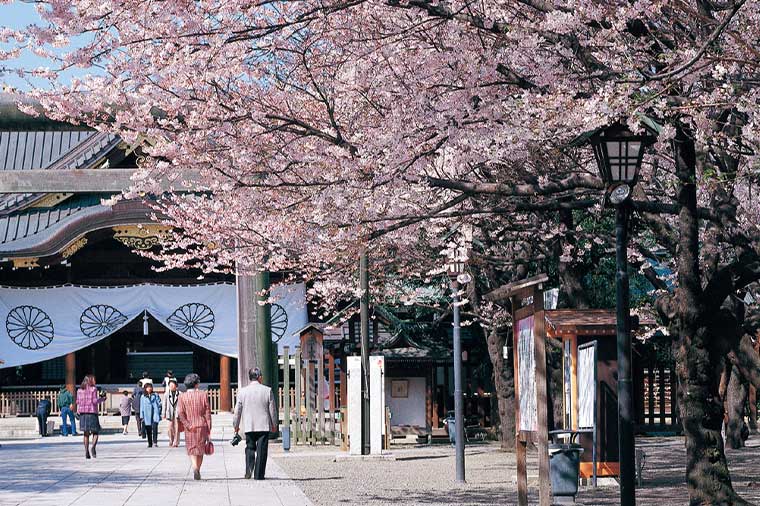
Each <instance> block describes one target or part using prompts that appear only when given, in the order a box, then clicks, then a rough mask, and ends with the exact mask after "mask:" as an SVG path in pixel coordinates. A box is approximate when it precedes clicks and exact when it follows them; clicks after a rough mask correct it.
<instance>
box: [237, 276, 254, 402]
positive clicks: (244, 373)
mask: <svg viewBox="0 0 760 506" xmlns="http://www.w3.org/2000/svg"><path fill="white" fill-rule="evenodd" d="M235 285H236V287H237V310H238V317H237V319H238V389H241V388H243V387H244V386H246V385H248V383H250V381H249V380H248V369H250V368H251V367H254V364H256V362H257V360H256V280H255V277H254V276H251V275H249V274H237V275H236V276H235Z"/></svg>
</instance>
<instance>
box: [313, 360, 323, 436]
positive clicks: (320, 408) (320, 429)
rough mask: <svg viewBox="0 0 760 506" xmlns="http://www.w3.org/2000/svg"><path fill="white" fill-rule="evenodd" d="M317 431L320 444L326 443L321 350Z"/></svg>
mask: <svg viewBox="0 0 760 506" xmlns="http://www.w3.org/2000/svg"><path fill="white" fill-rule="evenodd" d="M315 390H316V393H317V431H318V433H319V443H320V444H322V443H324V442H325V354H324V351H323V350H320V353H319V357H318V358H317V388H316V389H315Z"/></svg>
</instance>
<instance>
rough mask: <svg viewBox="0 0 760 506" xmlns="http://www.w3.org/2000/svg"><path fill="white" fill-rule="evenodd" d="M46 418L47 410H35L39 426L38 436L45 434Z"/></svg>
mask: <svg viewBox="0 0 760 506" xmlns="http://www.w3.org/2000/svg"><path fill="white" fill-rule="evenodd" d="M47 419H48V414H47V411H37V425H39V428H40V436H43V437H45V436H47V435H48V433H47Z"/></svg>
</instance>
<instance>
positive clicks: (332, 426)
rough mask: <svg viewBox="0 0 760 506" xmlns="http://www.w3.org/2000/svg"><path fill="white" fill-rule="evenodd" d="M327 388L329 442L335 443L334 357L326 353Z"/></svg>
mask: <svg viewBox="0 0 760 506" xmlns="http://www.w3.org/2000/svg"><path fill="white" fill-rule="evenodd" d="M327 368H328V369H327V385H328V386H327V388H328V391H327V392H328V396H329V403H330V404H329V408H330V444H332V445H334V444H335V357H333V354H332V352H330V354H329V355H327Z"/></svg>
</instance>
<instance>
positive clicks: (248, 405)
mask: <svg viewBox="0 0 760 506" xmlns="http://www.w3.org/2000/svg"><path fill="white" fill-rule="evenodd" d="M248 378H249V379H250V380H251V384H250V385H248V386H247V387H244V388H241V389H240V390H238V394H237V402H236V403H235V414H234V416H233V419H232V425H233V427H234V428H235V433H236V434H237V433H238V432H239V431H240V429H241V428H242V429H243V432H244V433H245V478H246V479H249V478H250V477H251V475H253V479H254V480H263V479H264V474H265V472H266V467H267V453H268V451H269V434H270V432H277V411H276V409H275V404H274V393H272V389H271V388H269V387H268V386H266V385H263V384H262V383H261V381H262V377H261V370H260V369H259V368H258V367H256V368H254V369H251V370H249V371H248Z"/></svg>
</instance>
